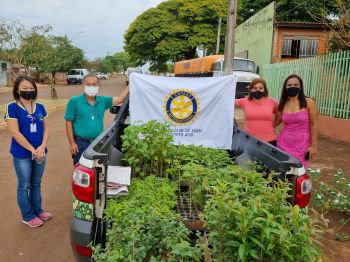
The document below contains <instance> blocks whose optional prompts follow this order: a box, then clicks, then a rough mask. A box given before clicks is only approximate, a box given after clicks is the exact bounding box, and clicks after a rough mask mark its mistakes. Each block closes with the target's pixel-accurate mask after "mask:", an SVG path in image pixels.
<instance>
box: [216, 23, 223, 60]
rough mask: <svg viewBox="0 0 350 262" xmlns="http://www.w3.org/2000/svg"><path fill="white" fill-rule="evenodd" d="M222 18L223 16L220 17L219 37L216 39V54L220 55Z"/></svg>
mask: <svg viewBox="0 0 350 262" xmlns="http://www.w3.org/2000/svg"><path fill="white" fill-rule="evenodd" d="M221 20H222V18H221V17H219V25H218V37H217V39H216V54H217V55H218V54H219V52H220V34H221Z"/></svg>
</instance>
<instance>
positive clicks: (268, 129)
mask: <svg viewBox="0 0 350 262" xmlns="http://www.w3.org/2000/svg"><path fill="white" fill-rule="evenodd" d="M236 105H237V106H239V107H241V108H242V110H243V112H244V119H245V127H244V129H245V131H247V132H248V133H249V134H251V135H253V136H255V137H256V138H259V139H262V140H264V141H266V142H270V141H273V140H276V134H275V131H274V128H273V121H274V119H275V113H276V112H277V105H278V104H277V102H276V101H275V100H274V99H272V98H269V97H265V98H261V101H258V102H256V101H255V100H249V99H248V98H241V99H237V100H236Z"/></svg>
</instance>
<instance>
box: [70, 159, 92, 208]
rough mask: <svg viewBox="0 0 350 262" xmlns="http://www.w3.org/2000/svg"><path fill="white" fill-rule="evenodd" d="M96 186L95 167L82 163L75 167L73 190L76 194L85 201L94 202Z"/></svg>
mask: <svg viewBox="0 0 350 262" xmlns="http://www.w3.org/2000/svg"><path fill="white" fill-rule="evenodd" d="M94 188H95V173H94V170H93V169H90V168H87V167H85V166H82V165H80V164H77V165H76V166H75V167H74V171H73V176H72V190H73V194H74V196H75V197H76V198H77V199H78V200H80V201H83V202H86V203H93V200H94Z"/></svg>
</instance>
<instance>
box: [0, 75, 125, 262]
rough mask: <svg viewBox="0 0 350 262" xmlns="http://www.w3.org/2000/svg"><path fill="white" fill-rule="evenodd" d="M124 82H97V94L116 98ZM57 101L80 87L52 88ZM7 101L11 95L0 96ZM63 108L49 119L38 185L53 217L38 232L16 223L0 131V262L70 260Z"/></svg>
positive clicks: (5, 136)
mask: <svg viewBox="0 0 350 262" xmlns="http://www.w3.org/2000/svg"><path fill="white" fill-rule="evenodd" d="M124 83H125V82H124V79H123V78H117V79H111V80H104V81H102V88H101V89H100V93H101V94H103V95H114V96H116V95H118V94H119V93H120V92H121V91H122V89H123V88H124V85H125V84H124ZM57 90H58V94H59V96H60V97H61V98H69V96H70V95H76V94H79V93H80V92H81V91H82V87H81V86H78V85H76V86H61V87H58V88H57ZM39 92H40V97H41V98H46V97H49V96H50V90H49V88H43V89H40V90H39ZM5 96H6V97H7V100H6V101H5V102H4V101H1V102H0V103H7V101H10V100H11V94H10V93H5V94H1V97H2V99H5V98H3V97H5ZM63 115H64V108H62V109H60V110H57V111H55V112H52V113H51V114H50V115H49V118H48V120H49V125H50V129H51V135H50V140H49V144H48V149H49V153H48V162H47V165H46V169H45V174H44V177H43V181H42V195H43V207H44V208H45V210H47V211H50V212H52V213H53V215H54V218H53V219H52V220H50V221H47V222H45V224H44V225H43V226H42V227H40V228H35V229H31V228H29V227H28V226H26V225H24V224H23V223H22V222H21V217H20V213H19V209H18V207H17V198H16V184H17V179H16V175H15V172H14V169H13V165H12V159H11V157H10V154H9V153H8V149H9V145H10V135H9V133H8V132H7V130H0V152H1V158H0V210H1V212H0V218H1V220H0V223H1V225H0V261H9V262H12V261H14V262H16V261H23V262H34V261H35V262H47V261H50V262H54V261H57V262H62V261H64V262H66V261H68V262H69V261H73V256H72V251H71V246H70V239H69V219H70V216H71V205H72V201H71V199H72V193H71V183H70V179H71V173H72V170H73V167H72V161H71V158H70V155H69V147H68V142H67V139H66V136H65V128H64V120H63ZM112 119H113V115H111V114H110V113H109V112H108V113H107V114H106V118H105V123H106V124H107V123H109V122H111V121H112Z"/></svg>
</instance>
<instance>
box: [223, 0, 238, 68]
mask: <svg viewBox="0 0 350 262" xmlns="http://www.w3.org/2000/svg"><path fill="white" fill-rule="evenodd" d="M236 9H237V0H229V2H228V11H227V26H226V37H225V58H224V59H225V60H224V75H229V74H231V72H232V69H233V59H234V49H235V27H236V14H237V12H236Z"/></svg>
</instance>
